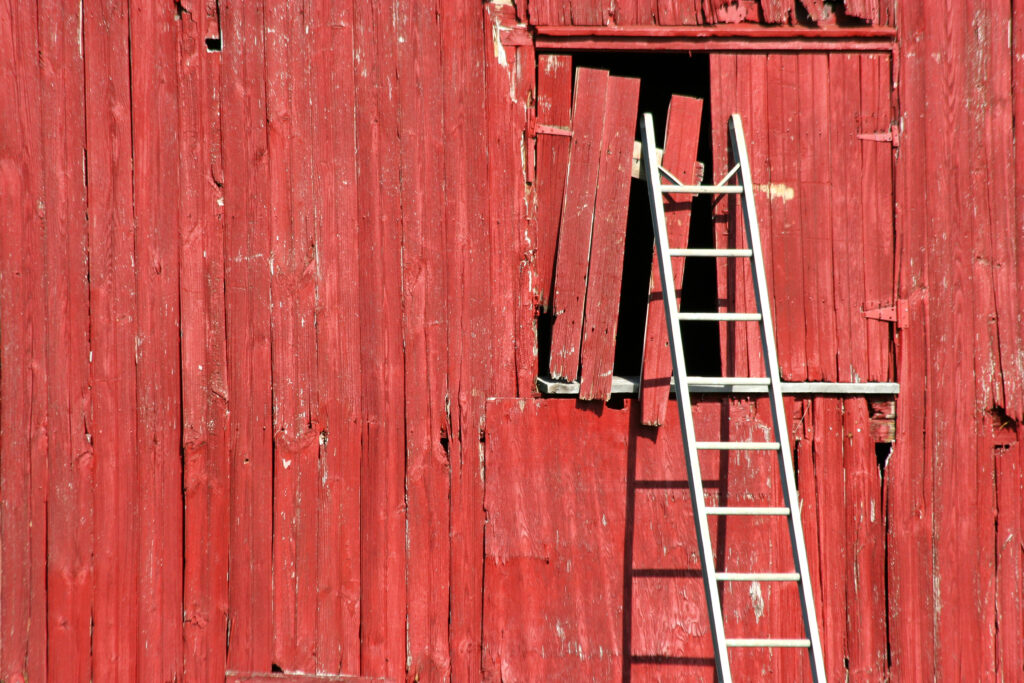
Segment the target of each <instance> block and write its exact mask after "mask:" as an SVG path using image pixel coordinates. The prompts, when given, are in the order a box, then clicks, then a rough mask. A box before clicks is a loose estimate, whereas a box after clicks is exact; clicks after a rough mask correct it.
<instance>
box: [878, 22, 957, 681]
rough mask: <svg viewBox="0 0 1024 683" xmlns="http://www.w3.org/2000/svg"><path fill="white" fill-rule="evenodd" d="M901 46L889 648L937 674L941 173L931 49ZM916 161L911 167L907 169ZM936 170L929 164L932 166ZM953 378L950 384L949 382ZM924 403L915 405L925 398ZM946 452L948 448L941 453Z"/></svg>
mask: <svg viewBox="0 0 1024 683" xmlns="http://www.w3.org/2000/svg"><path fill="white" fill-rule="evenodd" d="M925 14H926V10H925V9H924V8H922V7H921V6H917V7H909V6H906V5H901V6H900V19H899V21H900V24H901V25H906V26H907V27H908V28H909V27H915V28H913V29H911V30H912V31H913V32H914V33H913V35H922V36H923V34H922V33H921V31H922V30H923V22H924V17H925ZM905 45H906V46H907V47H901V51H900V62H901V64H902V66H901V76H900V78H899V84H900V93H899V99H900V102H901V107H903V108H904V109H905V111H906V114H905V116H906V122H907V126H906V130H905V135H904V137H903V139H902V140H901V144H900V159H901V163H900V165H899V166H898V167H897V168H898V176H897V184H896V201H895V206H896V227H897V235H898V236H899V242H898V244H897V253H898V264H899V267H898V272H899V283H898V287H899V295H900V297H901V298H906V299H907V301H908V305H907V318H908V320H907V321H906V324H907V326H908V328H907V332H903V333H901V334H900V335H899V337H898V339H897V349H898V353H899V359H898V362H899V369H898V372H897V375H898V376H899V377H900V378H904V379H905V382H903V383H901V386H900V395H899V396H898V397H897V400H896V412H897V415H899V416H900V419H899V420H897V422H896V429H897V435H896V441H895V442H894V444H893V450H892V454H891V455H890V457H889V464H888V466H887V467H886V471H885V478H886V481H885V486H886V490H887V492H888V491H891V492H892V494H891V495H887V496H885V501H886V508H887V510H886V514H887V515H888V518H889V526H888V530H887V534H886V537H887V539H888V542H887V559H888V569H889V572H888V576H889V583H888V586H889V594H888V614H889V647H890V653H891V660H892V663H891V671H892V677H893V680H899V679H904V678H908V677H910V678H913V677H921V678H925V679H931V678H935V676H936V673H935V652H936V642H935V640H934V639H933V637H932V636H933V633H934V628H935V607H936V604H935V601H936V599H937V598H938V597H939V596H936V594H935V590H934V589H935V585H936V584H935V581H936V579H937V577H936V576H935V571H934V566H933V558H934V556H935V548H934V543H935V537H934V536H933V533H932V521H933V515H934V506H935V494H934V488H933V487H934V484H933V476H934V475H933V470H934V467H933V461H932V457H931V455H930V453H931V449H932V448H933V447H934V443H935V434H934V431H933V422H934V415H935V409H934V408H933V407H930V400H931V399H930V398H929V394H928V393H927V386H928V384H927V373H928V368H929V367H931V362H930V360H929V358H928V354H929V343H928V337H927V336H926V334H925V332H926V329H925V326H926V325H927V318H928V315H929V311H928V308H929V306H928V302H927V301H926V298H925V295H924V292H925V291H926V287H927V282H928V272H927V269H926V265H927V262H928V258H929V257H928V254H927V252H926V249H925V245H926V242H927V240H926V238H925V236H926V235H927V232H928V230H929V222H928V221H927V220H925V219H924V218H923V217H925V216H927V215H928V212H929V197H930V196H931V194H932V192H934V191H935V190H943V191H948V188H946V187H944V186H943V187H939V186H938V183H943V180H942V179H941V178H939V179H937V180H936V181H935V183H929V185H932V186H933V187H932V188H931V189H929V190H927V191H926V189H925V188H926V180H925V179H926V177H927V176H926V175H925V174H924V173H922V172H921V169H923V168H924V167H925V160H926V158H927V157H928V156H929V152H930V151H931V153H934V151H935V150H934V149H933V147H932V145H931V144H929V141H930V140H934V139H937V138H933V136H932V131H929V130H928V127H927V125H926V121H925V120H924V114H925V109H926V105H925V97H926V91H928V90H929V84H932V83H934V81H930V80H929V79H928V75H927V74H926V66H927V62H928V61H929V60H928V59H927V57H926V56H925V55H924V54H923V53H920V52H918V51H917V50H918V49H919V48H914V49H913V50H909V51H910V52H912V53H913V54H908V47H909V44H905ZM911 169H916V170H911ZM932 170H933V171H934V169H932ZM913 330H917V332H916V333H908V332H912V331H913ZM951 386H952V385H951ZM925 405H928V406H929V407H928V408H926V409H924V410H921V409H920V407H921V406H925ZM947 456H948V454H947ZM901 491H914V492H916V495H913V496H903V495H897V492H901Z"/></svg>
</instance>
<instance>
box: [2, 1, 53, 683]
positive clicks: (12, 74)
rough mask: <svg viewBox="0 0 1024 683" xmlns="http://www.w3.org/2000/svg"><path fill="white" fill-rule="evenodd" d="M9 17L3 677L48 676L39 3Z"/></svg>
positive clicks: (5, 62)
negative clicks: (44, 530)
mask: <svg viewBox="0 0 1024 683" xmlns="http://www.w3.org/2000/svg"><path fill="white" fill-rule="evenodd" d="M0 11H2V13H3V16H4V17H5V20H4V21H3V22H0V50H2V54H3V55H5V57H4V58H3V59H2V60H0V86H2V87H3V88H4V92H6V93H8V96H5V97H3V98H0V112H2V114H3V116H4V120H5V121H7V122H8V123H7V125H6V126H4V127H3V130H2V131H0V217H2V221H3V225H4V229H3V233H2V245H3V248H2V249H0V323H2V325H3V328H2V336H3V344H2V345H0V396H2V398H3V400H2V401H0V432H2V434H3V438H2V440H0V497H2V500H0V535H2V537H3V543H2V544H0V564H2V567H3V571H2V573H0V677H3V678H7V679H12V680H13V679H17V678H22V679H28V680H44V679H45V678H46V675H47V621H46V610H47V604H46V603H47V595H46V581H47V576H46V556H47V547H46V537H45V534H43V533H40V532H39V531H36V532H35V533H34V532H33V530H43V529H45V528H46V496H47V438H46V437H47V434H46V431H47V395H46V392H47V390H46V370H47V367H46V366H47V364H46V357H45V353H46V328H45V321H46V313H45V311H46V303H45V302H46V290H45V287H44V278H43V262H44V258H45V242H44V240H43V239H42V236H43V235H45V225H46V221H45V214H44V211H43V210H42V208H43V207H45V203H44V197H45V194H44V185H43V165H42V164H41V163H39V160H40V159H42V149H43V121H42V112H41V110H40V106H39V105H40V97H41V95H42V83H41V81H42V79H43V75H42V74H41V73H40V63H39V60H38V59H37V57H36V56H37V55H38V54H39V53H40V49H41V43H40V39H39V34H38V22H39V17H38V8H37V7H36V6H34V5H33V4H30V3H5V4H4V6H3V7H2V10H0Z"/></svg>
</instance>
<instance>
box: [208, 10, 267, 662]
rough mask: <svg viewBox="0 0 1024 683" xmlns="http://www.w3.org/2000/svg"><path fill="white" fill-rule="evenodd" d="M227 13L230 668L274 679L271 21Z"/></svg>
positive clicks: (257, 14) (259, 13)
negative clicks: (267, 40) (267, 37)
mask: <svg viewBox="0 0 1024 683" xmlns="http://www.w3.org/2000/svg"><path fill="white" fill-rule="evenodd" d="M222 9H223V14H222V17H221V18H222V21H221V26H222V30H223V41H224V51H223V53H222V58H221V59H222V62H221V83H222V85H221V92H222V93H223V96H222V97H223V99H222V101H221V107H222V109H221V111H222V114H221V121H222V138H221V139H222V144H223V155H224V235H225V240H224V289H225V301H224V307H225V336H226V339H227V357H228V359H229V361H228V365H227V368H228V372H227V394H228V399H229V401H231V424H230V440H229V446H228V447H229V449H230V462H231V472H230V488H229V490H230V492H231V493H230V500H231V503H230V518H231V530H230V536H229V543H228V546H229V547H228V556H229V558H228V571H229V577H230V580H229V582H228V613H229V619H230V620H231V635H230V640H229V641H228V654H227V662H228V663H227V666H228V668H229V669H231V670H235V671H269V670H270V667H271V662H272V653H273V647H274V645H273V630H272V625H273V619H272V612H271V609H272V604H271V599H270V596H271V595H272V585H273V584H272V565H271V560H272V558H273V550H272V548H273V545H272V541H273V488H272V487H273V446H272V437H273V431H272V423H271V364H270V312H271V310H270V309H271V299H270V268H269V256H270V238H269V237H270V236H269V232H268V230H267V226H268V216H269V208H268V203H267V195H268V190H269V178H268V166H267V131H266V120H267V104H266V103H267V99H266V88H265V82H264V71H265V63H264V45H263V24H264V17H263V7H262V6H259V5H256V4H245V5H235V6H231V5H227V6H225V7H223V8H222ZM232 359H233V360H232Z"/></svg>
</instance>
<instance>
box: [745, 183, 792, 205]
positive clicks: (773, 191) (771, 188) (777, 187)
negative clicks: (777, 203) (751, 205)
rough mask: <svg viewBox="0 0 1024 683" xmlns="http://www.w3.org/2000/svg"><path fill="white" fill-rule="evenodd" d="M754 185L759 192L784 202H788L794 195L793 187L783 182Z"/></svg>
mask: <svg viewBox="0 0 1024 683" xmlns="http://www.w3.org/2000/svg"><path fill="white" fill-rule="evenodd" d="M754 187H755V189H757V190H758V191H759V192H764V193H765V194H766V195H768V199H781V200H782V201H784V202H788V201H790V200H791V199H793V197H794V196H796V193H795V192H794V191H793V188H792V187H790V186H789V185H784V184H783V183H761V184H759V185H755V186H754Z"/></svg>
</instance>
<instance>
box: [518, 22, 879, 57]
mask: <svg viewBox="0 0 1024 683" xmlns="http://www.w3.org/2000/svg"><path fill="white" fill-rule="evenodd" d="M534 32H535V46H536V47H537V49H541V50H572V51H576V50H581V51H583V50H670V51H697V52H707V51H712V52H722V51H728V52H733V51H755V52H763V51H772V52H777V51H789V50H801V51H807V50H820V51H841V52H864V51H866V52H891V51H892V49H893V47H894V46H895V43H896V29H893V28H889V27H863V28H799V27H796V28H794V27H779V28H774V27H770V26H759V25H752V24H745V25H744V24H740V25H728V26H724V25H716V26H538V27H536V28H535V29H534Z"/></svg>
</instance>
